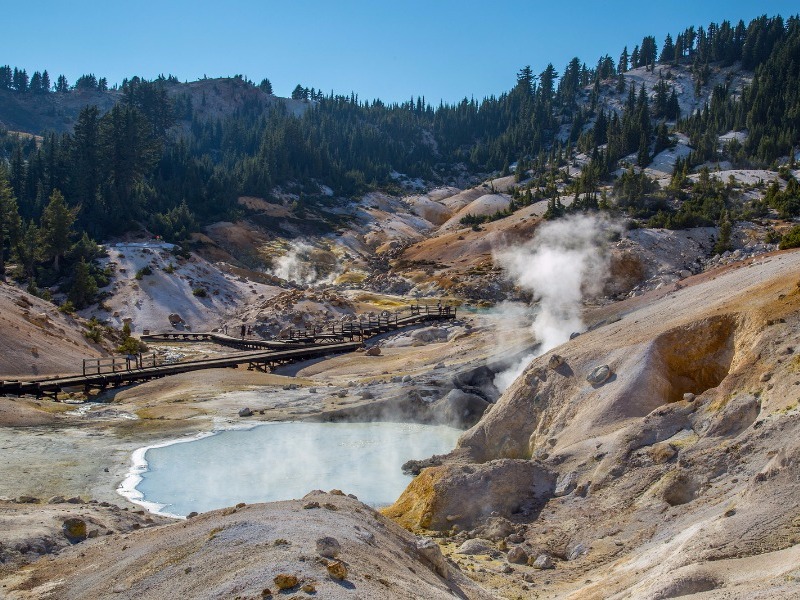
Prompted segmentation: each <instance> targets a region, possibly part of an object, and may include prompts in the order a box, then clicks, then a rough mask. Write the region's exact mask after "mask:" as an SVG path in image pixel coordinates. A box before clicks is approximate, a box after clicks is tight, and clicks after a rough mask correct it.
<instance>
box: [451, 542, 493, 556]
mask: <svg viewBox="0 0 800 600" xmlns="http://www.w3.org/2000/svg"><path fill="white" fill-rule="evenodd" d="M456 552H457V553H458V554H467V555H470V556H473V555H475V554H494V552H495V549H494V547H493V546H492V544H491V542H490V541H489V540H483V539H481V538H474V539H471V540H467V541H466V542H464V543H463V544H461V545H460V546H459V547H458V550H456Z"/></svg>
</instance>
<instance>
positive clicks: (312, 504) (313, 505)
mask: <svg viewBox="0 0 800 600" xmlns="http://www.w3.org/2000/svg"><path fill="white" fill-rule="evenodd" d="M303 508H305V509H309V508H319V502H306V503H305V504H304V505H303Z"/></svg>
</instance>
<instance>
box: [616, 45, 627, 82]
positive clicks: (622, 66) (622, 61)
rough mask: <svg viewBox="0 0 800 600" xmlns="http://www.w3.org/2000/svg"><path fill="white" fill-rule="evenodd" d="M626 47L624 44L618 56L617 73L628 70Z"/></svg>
mask: <svg viewBox="0 0 800 600" xmlns="http://www.w3.org/2000/svg"><path fill="white" fill-rule="evenodd" d="M628 60H629V58H628V47H627V46H625V47H624V48H623V49H622V54H620V56H619V64H618V65H617V69H618V70H619V74H620V75H622V74H623V73H625V72H626V71H627V70H628Z"/></svg>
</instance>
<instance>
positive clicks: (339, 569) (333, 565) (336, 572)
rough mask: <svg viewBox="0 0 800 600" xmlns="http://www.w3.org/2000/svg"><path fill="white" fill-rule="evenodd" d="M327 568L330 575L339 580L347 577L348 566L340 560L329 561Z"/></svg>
mask: <svg viewBox="0 0 800 600" xmlns="http://www.w3.org/2000/svg"><path fill="white" fill-rule="evenodd" d="M326 568H327V569H328V575H330V576H331V578H333V579H336V580H337V581H342V580H343V579H345V578H346V577H347V567H345V566H344V563H343V562H342V561H340V560H335V561H332V562H329V563H328V565H327V567H326Z"/></svg>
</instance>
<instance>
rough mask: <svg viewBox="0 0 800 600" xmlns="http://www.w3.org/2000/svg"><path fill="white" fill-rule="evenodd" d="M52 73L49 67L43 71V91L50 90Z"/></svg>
mask: <svg viewBox="0 0 800 600" xmlns="http://www.w3.org/2000/svg"><path fill="white" fill-rule="evenodd" d="M50 85H51V84H50V74H49V73H48V72H47V69H45V70H44V71H42V93H43V94H47V93H48V92H49V91H50Z"/></svg>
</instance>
